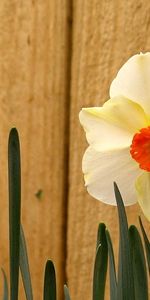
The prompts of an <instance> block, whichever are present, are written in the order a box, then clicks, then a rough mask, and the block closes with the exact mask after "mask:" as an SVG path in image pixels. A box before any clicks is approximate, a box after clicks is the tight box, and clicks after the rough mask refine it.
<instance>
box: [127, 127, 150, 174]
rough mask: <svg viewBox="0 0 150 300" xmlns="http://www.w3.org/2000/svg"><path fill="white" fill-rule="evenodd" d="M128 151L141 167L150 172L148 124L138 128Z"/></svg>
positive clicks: (149, 131) (149, 129)
mask: <svg viewBox="0 0 150 300" xmlns="http://www.w3.org/2000/svg"><path fill="white" fill-rule="evenodd" d="M130 153H131V156H132V158H133V159H135V160H136V161H137V162H138V163H139V166H140V168H141V169H143V170H146V171H148V172H150V126H148V127H146V128H142V129H140V131H139V132H138V133H136V134H135V135H134V137H133V140H132V144H131V146H130Z"/></svg>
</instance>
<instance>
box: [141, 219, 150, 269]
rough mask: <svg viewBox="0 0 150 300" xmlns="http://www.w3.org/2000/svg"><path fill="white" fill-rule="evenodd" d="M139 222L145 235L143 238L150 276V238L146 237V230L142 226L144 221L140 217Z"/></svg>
mask: <svg viewBox="0 0 150 300" xmlns="http://www.w3.org/2000/svg"><path fill="white" fill-rule="evenodd" d="M139 222H140V226H141V230H142V234H143V238H144V244H145V250H146V257H147V263H148V269H149V274H150V243H149V240H148V237H147V235H146V232H145V229H144V226H143V224H142V220H141V218H140V217H139Z"/></svg>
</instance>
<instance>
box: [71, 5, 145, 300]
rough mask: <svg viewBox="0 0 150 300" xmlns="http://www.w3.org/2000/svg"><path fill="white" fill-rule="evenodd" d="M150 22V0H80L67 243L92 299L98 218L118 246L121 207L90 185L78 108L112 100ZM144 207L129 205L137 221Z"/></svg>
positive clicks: (80, 289)
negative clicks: (115, 82) (114, 85)
mask: <svg viewBox="0 0 150 300" xmlns="http://www.w3.org/2000/svg"><path fill="white" fill-rule="evenodd" d="M149 21H150V3H149V1H148V0H145V1H140V0H138V1H134V0H130V1H119V0H113V1H105V0H101V1H97V0H89V1H84V0H81V1H79V0H77V1H74V10H73V24H74V26H73V46H72V89H71V118H70V127H71V128H70V193H69V220H68V248H67V249H68V260H67V274H68V284H69V287H70V293H71V297H72V299H73V300H75V299H82V300H88V299H91V295H92V273H93V264H94V255H95V242H96V231H97V227H98V223H99V222H102V221H104V222H106V225H107V226H108V228H109V229H110V231H111V232H112V236H113V238H114V240H115V245H117V236H118V229H117V223H116V219H117V213H116V208H115V207H110V206H107V205H103V204H102V203H100V202H98V201H96V200H94V199H92V198H91V197H90V196H88V195H87V192H86V189H85V188H84V183H83V176H82V172H81V160H82V156H83V153H84V150H85V148H86V147H87V144H86V142H85V134H84V132H83V129H82V128H81V126H80V124H79V121H78V113H79V111H80V109H81V108H82V107H87V106H98V105H101V104H102V103H103V102H104V101H105V100H107V99H108V97H109V94H108V92H109V86H110V83H111V81H112V79H113V78H114V76H115V74H116V72H117V71H118V69H119V68H120V67H121V65H122V64H123V63H124V62H125V61H126V60H127V59H128V58H129V57H130V56H131V55H133V54H135V53H138V52H140V51H143V52H145V51H149V50H150V22H149ZM108 188H109V187H108ZM138 211H139V208H138V206H137V205H135V206H134V207H129V208H128V209H127V212H128V217H129V221H130V222H132V223H134V222H135V223H137V216H138V213H137V212H138ZM115 248H116V247H115ZM107 299H109V297H107Z"/></svg>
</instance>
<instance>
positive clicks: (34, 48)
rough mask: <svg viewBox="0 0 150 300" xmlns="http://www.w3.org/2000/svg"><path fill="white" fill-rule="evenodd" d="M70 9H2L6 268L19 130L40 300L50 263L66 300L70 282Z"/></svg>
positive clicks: (51, 5)
mask: <svg viewBox="0 0 150 300" xmlns="http://www.w3.org/2000/svg"><path fill="white" fill-rule="evenodd" d="M68 3H69V2H68V1H67V0H63V1H60V0H56V1H55V0H54V1H53V0H52V1H50V0H45V1H42V0H38V1H34V0H33V1H30V0H27V1H15V0H13V1H7V0H2V1H1V2H0V120H1V121H0V148H1V149H0V153H1V154H0V165H1V167H0V185H1V188H0V199H1V200H0V212H1V213H0V228H1V233H3V235H1V239H0V266H3V267H4V268H5V269H7V268H8V250H7V247H8V227H6V226H7V225H6V224H7V223H8V222H7V220H8V191H7V138H8V132H9V129H10V128H11V127H17V128H18V130H19V133H20V139H21V150H22V220H23V223H24V230H25V235H26V238H27V244H28V250H29V260H30V265H31V276H32V281H33V289H34V297H35V299H41V298H42V285H43V277H44V266H45V262H46V260H47V259H48V258H51V259H52V260H53V261H54V263H55V265H56V269H57V278H58V285H59V297H60V295H61V291H60V286H62V283H63V282H64V276H65V274H64V270H65V226H66V199H65V193H66V191H65V189H64V184H65V181H66V174H65V173H66V164H67V161H66V160H65V159H66V145H67V137H66V130H67V128H68V124H67V127H66V120H67V118H68V81H69V80H68V70H69V67H68V64H69V59H68V57H69V52H70V47H69V42H68V41H69V34H70V33H69V32H70V22H69V21H68V19H69V13H70V12H69V4H68ZM23 297H24V296H23V294H22V295H21V296H20V299H23ZM59 299H61V298H59Z"/></svg>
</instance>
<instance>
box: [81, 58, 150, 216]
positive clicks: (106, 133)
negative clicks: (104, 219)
mask: <svg viewBox="0 0 150 300" xmlns="http://www.w3.org/2000/svg"><path fill="white" fill-rule="evenodd" d="M79 118H80V122H81V124H82V125H83V127H84V130H85V132H86V138H87V141H88V143H89V147H88V148H87V150H86V151H85V154H84V156H83V163H82V169H83V173H84V179H85V185H86V186H87V190H88V192H89V193H90V194H91V195H92V196H93V197H94V198H96V199H98V200H101V201H103V202H105V203H108V204H112V205H116V201H115V197H114V192H113V182H114V181H116V183H117V184H118V186H119V188H120V190H121V194H122V196H123V199H124V204H125V205H131V204H134V203H135V202H136V201H138V202H139V204H140V206H141V208H142V210H143V212H144V214H145V215H146V217H147V218H148V219H149V220H150V53H146V54H142V53H141V54H138V55H134V56H133V57H131V58H130V59H129V60H128V61H127V62H126V63H125V64H124V65H123V66H122V68H121V69H120V71H119V72H118V74H117V76H116V78H115V79H114V80H113V82H112V84H111V86H110V100H108V101H107V102H105V104H104V105H103V106H102V107H91V108H83V109H82V110H81V112H80V114H79Z"/></svg>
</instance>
